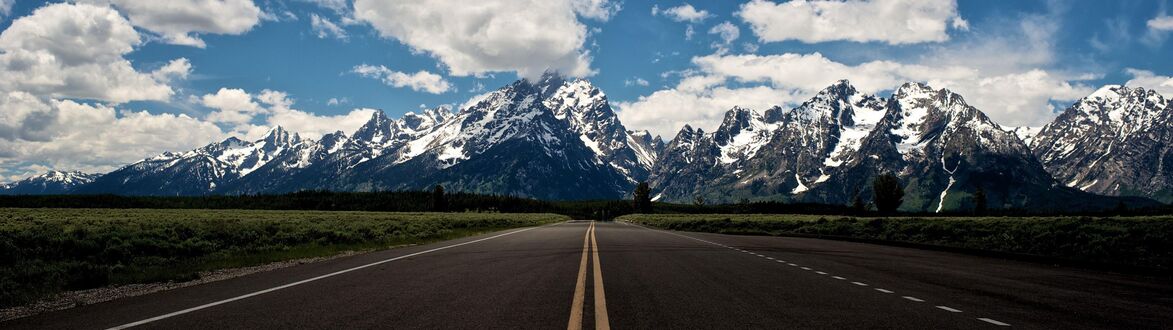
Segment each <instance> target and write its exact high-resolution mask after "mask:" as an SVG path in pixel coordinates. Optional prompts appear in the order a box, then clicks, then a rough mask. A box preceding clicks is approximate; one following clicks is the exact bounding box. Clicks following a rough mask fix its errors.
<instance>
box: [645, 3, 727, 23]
mask: <svg viewBox="0 0 1173 330" xmlns="http://www.w3.org/2000/svg"><path fill="white" fill-rule="evenodd" d="M661 15H663V16H664V17H667V18H668V19H671V20H673V21H677V22H689V23H700V22H701V21H704V20H705V19H707V18H709V17H712V16H713V14H710V13H709V12H708V11H707V10H697V9H696V7H693V6H692V5H690V4H687V3H686V4H683V5H679V6H676V7H670V8H668V9H660V6H657V5H652V16H661Z"/></svg>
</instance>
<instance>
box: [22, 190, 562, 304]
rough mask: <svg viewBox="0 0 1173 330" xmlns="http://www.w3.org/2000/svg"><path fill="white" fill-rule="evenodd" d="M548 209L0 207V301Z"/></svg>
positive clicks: (418, 235)
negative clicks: (513, 211)
mask: <svg viewBox="0 0 1173 330" xmlns="http://www.w3.org/2000/svg"><path fill="white" fill-rule="evenodd" d="M568 219H569V218H568V217H566V216H563V215H555V214H536V213H530V214H510V213H391V212H351V211H272V210H198V209H170V210H163V209H17V208H6V209H0V307H10V306H16V305H20V304H24V303H28V302H31V301H34V300H37V299H40V298H44V297H48V296H51V295H53V294H55V293H58V292H61V291H65V290H79V289H88V288H96V287H102V286H108V285H117V284H129V283H151V282H166V281H186V280H192V279H196V278H198V276H199V272H201V271H207V270H214V269H222V268H232V267H245V266H253V265H260V264H265V263H269V262H275V261H281V260H289V259H298V258H308V257H318V256H328V255H333V254H337V253H340V252H344V251H355V250H373V249H380V248H387V247H392V246H399V245H406V244H419V243H427V242H433V241H440V240H447V239H453V238H458V237H462V236H468V235H473V234H478V233H483V232H488V231H496V230H503V229H508V228H517V227H526V226H536V225H543V224H548V223H554V222H559V221H564V220H568Z"/></svg>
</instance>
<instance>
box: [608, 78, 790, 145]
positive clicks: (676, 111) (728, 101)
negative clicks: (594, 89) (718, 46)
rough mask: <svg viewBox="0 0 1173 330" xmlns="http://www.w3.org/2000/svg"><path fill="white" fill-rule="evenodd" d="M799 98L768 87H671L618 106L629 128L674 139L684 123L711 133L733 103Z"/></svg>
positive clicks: (758, 104)
mask: <svg viewBox="0 0 1173 330" xmlns="http://www.w3.org/2000/svg"><path fill="white" fill-rule="evenodd" d="M798 99H799V96H798V95H792V94H790V92H788V91H786V90H783V89H776V88H771V87H767V86H754V87H745V88H729V87H725V86H716V87H710V88H705V89H702V90H689V89H687V88H670V89H664V90H659V91H656V92H653V93H652V94H651V95H647V96H641V97H639V99H638V100H635V101H631V102H617V103H616V107H617V108H618V109H619V110H618V113H617V114H618V116H619V118H620V120H622V121H623V124H624V125H627V127H630V128H632V129H641V130H642V129H646V130H648V131H649V132H652V134H655V135H660V136H664V137H668V138H671V137H674V136H676V133H677V132H678V131H679V130H680V128H681V127H683V126H684V125H685V124H688V125H692V126H693V127H697V128H701V129H704V130H706V131H710V132H711V131H712V130H713V129H715V128H717V125H719V124H720V123H721V119H722V118H723V116H724V115H725V111H726V110H729V109H730V108H732V107H733V106H743V107H749V108H753V109H767V108H769V107H771V106H773V105H777V104H783V103H793V102H795V101H797V100H798Z"/></svg>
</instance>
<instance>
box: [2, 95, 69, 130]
mask: <svg viewBox="0 0 1173 330" xmlns="http://www.w3.org/2000/svg"><path fill="white" fill-rule="evenodd" d="M55 120H56V112H55V109H53V108H52V107H50V106H49V105H48V104H46V103H45V102H42V101H41V99H40V98H38V97H36V96H34V95H32V94H29V93H25V92H8V93H4V94H0V139H3V140H10V141H12V140H25V141H45V140H48V139H50V138H52V131H50V130H49V126H50V125H52V124H53V122H54V121H55Z"/></svg>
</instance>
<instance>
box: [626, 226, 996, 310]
mask: <svg viewBox="0 0 1173 330" xmlns="http://www.w3.org/2000/svg"><path fill="white" fill-rule="evenodd" d="M637 227H641V228H644V229H649V230H655V231H661V232H664V233H667V234H671V235H675V236H680V237H683V238H687V239H691V240H695V241H699V242H704V243H708V244H712V245H715V246H719V247H723V248H727V249H731V250H734V251H738V252H742V253H746V254H749V255H753V256H757V257H761V258H766V259H769V260H773V261H776V262H779V263H784V264H786V265H789V266H793V267H801V269H803V270H808V271H809V270H811V268H809V267H804V266H800V265H798V264H795V263H792V262H787V261H784V260H782V259H775V258H773V257H769V256H765V255H761V254H758V253H756V252H750V251H746V250H744V249H739V248H736V247H732V246H728V245H724V244H721V243H716V242H712V241H708V240H704V239H700V238H696V237H692V236H687V235H681V234H677V233H673V232H669V231H663V230H656V229H651V228H647V227H644V226H638V225H637ZM815 273H817V274H819V275H825V276H830V277H831V278H833V279H836V280H841V281H846V280H847V278H844V277H842V276H837V275H831V274H828V273H826V272H823V271H816V272H815ZM850 283H851V284H854V285H856V286H861V287H866V286H869V285H868V284H867V283H863V282H850ZM875 290H876V291H877V292H881V293H884V294H893V293H895V291H892V290H887V289H882V288H875ZM902 298H904V299H905V300H909V301H913V302H918V303H919V302H925V300H923V299H920V298H917V297H912V296H903V297H902ZM935 307H936V308H937V309H940V310H943V311H946V312H950V313H963V312H962V311H961V310H959V309H956V308H952V307H949V306H943V305H938V306H935ZM977 319H978V320H979V321H982V322H986V323H989V324H993V325H996V326H1003V327H1008V326H1010V324H1009V323H1005V322H1002V321H998V320H995V319H991V318H985V317H979V318H977Z"/></svg>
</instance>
